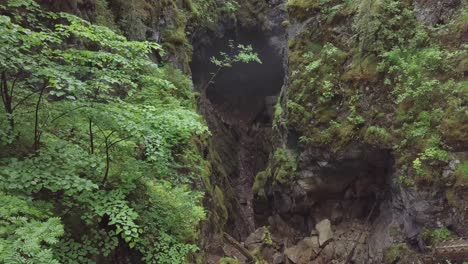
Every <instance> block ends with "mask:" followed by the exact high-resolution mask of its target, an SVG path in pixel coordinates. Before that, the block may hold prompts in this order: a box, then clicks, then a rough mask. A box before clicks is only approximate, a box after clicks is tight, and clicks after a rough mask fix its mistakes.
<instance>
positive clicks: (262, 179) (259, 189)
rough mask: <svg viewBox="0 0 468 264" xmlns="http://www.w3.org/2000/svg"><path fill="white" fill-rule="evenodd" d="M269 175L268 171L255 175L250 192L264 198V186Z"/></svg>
mask: <svg viewBox="0 0 468 264" xmlns="http://www.w3.org/2000/svg"><path fill="white" fill-rule="evenodd" d="M270 174H271V172H270V171H269V170H268V169H267V170H264V171H261V172H259V173H257V175H256V176H255V181H254V184H253V187H252V191H253V193H254V194H256V195H258V196H260V197H265V196H266V194H265V184H266V183H267V181H268V178H269V176H270Z"/></svg>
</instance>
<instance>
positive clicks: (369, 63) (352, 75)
mask: <svg viewBox="0 0 468 264" xmlns="http://www.w3.org/2000/svg"><path fill="white" fill-rule="evenodd" d="M378 63H379V61H378V59H377V57H376V56H375V55H369V56H366V57H364V58H361V56H360V55H354V57H353V61H352V62H351V65H350V66H349V69H348V70H347V71H346V72H345V73H344V74H343V76H342V78H343V80H344V81H375V80H377V77H378V72H377V64H378Z"/></svg>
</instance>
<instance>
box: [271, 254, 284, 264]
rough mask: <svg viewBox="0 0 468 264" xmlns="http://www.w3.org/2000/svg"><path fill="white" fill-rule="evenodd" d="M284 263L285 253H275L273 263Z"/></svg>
mask: <svg viewBox="0 0 468 264" xmlns="http://www.w3.org/2000/svg"><path fill="white" fill-rule="evenodd" d="M283 263H284V255H283V254H281V253H275V254H274V255H273V264H283Z"/></svg>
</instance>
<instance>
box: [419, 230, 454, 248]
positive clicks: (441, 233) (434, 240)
mask: <svg viewBox="0 0 468 264" xmlns="http://www.w3.org/2000/svg"><path fill="white" fill-rule="evenodd" d="M451 237H453V234H452V232H451V231H450V230H448V229H447V228H446V227H442V228H435V229H425V230H424V232H423V239H424V241H425V242H426V243H428V244H429V245H437V244H438V243H440V242H442V241H444V240H448V239H449V238H451Z"/></svg>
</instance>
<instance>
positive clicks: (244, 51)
mask: <svg viewBox="0 0 468 264" xmlns="http://www.w3.org/2000/svg"><path fill="white" fill-rule="evenodd" d="M228 47H229V49H230V51H229V53H226V52H220V53H219V58H216V57H211V63H213V64H214V65H215V66H216V67H218V69H217V70H216V72H215V73H213V74H212V76H211V78H210V80H209V81H208V82H207V83H206V84H205V85H204V86H203V87H202V90H206V89H207V88H208V86H209V85H210V84H212V83H213V81H214V79H215V78H216V76H217V75H218V73H219V72H220V71H221V70H222V69H224V68H231V67H232V66H233V65H234V64H235V63H239V62H241V63H249V62H255V63H262V61H261V60H260V58H259V57H258V54H257V53H256V52H255V51H254V50H253V48H252V46H251V45H243V44H238V45H235V44H234V41H233V40H229V44H228Z"/></svg>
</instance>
